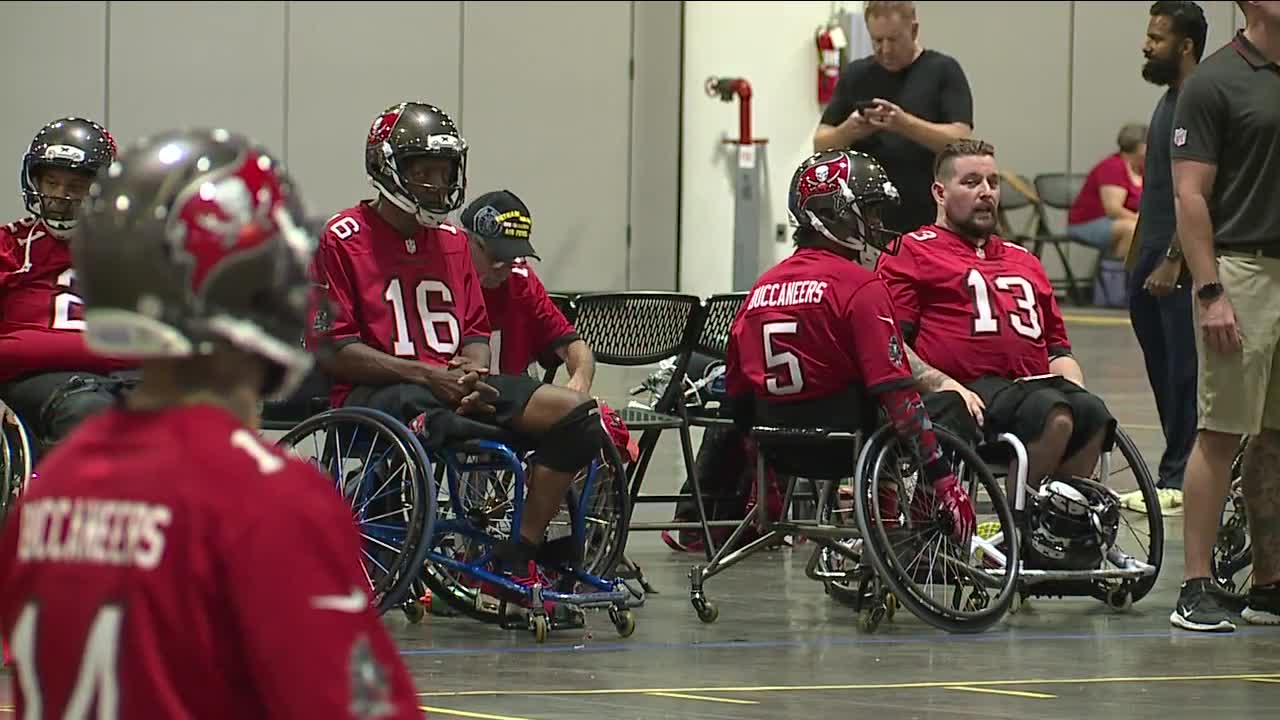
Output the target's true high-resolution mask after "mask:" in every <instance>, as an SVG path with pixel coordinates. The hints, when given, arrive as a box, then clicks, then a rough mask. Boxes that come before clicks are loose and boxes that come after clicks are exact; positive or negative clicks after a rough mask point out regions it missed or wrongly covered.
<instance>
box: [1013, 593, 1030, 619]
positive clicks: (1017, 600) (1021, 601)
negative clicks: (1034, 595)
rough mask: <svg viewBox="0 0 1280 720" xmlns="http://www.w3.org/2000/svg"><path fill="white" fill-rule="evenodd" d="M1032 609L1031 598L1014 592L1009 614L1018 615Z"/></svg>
mask: <svg viewBox="0 0 1280 720" xmlns="http://www.w3.org/2000/svg"><path fill="white" fill-rule="evenodd" d="M1030 609H1031V597H1030V596H1029V595H1027V594H1026V593H1024V592H1020V591H1016V590H1015V591H1014V593H1013V601H1012V602H1010V603H1009V614H1010V615H1017V614H1018V613H1020V612H1027V611H1028V610H1030Z"/></svg>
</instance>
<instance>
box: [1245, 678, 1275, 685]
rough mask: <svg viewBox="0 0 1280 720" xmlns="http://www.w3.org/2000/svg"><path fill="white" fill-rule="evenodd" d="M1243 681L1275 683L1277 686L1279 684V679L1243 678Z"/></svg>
mask: <svg viewBox="0 0 1280 720" xmlns="http://www.w3.org/2000/svg"><path fill="white" fill-rule="evenodd" d="M1245 680H1248V681H1249V682H1260V683H1277V684H1280V678H1252V677H1251V678H1245Z"/></svg>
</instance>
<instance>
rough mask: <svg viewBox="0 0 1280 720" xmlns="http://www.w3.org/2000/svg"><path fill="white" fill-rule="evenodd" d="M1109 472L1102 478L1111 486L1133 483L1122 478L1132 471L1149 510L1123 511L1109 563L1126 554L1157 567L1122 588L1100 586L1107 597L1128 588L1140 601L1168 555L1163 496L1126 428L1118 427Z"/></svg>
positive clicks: (1125, 583)
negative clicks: (1103, 587) (1142, 511)
mask: <svg viewBox="0 0 1280 720" xmlns="http://www.w3.org/2000/svg"><path fill="white" fill-rule="evenodd" d="M1108 465H1109V467H1108V476H1107V477H1105V478H1099V480H1100V481H1101V482H1102V483H1103V484H1104V485H1107V486H1108V487H1110V488H1113V489H1115V488H1121V487H1128V486H1129V485H1130V483H1128V482H1126V481H1124V480H1123V479H1122V477H1123V474H1125V473H1132V475H1133V478H1134V480H1133V484H1136V485H1137V489H1138V490H1140V491H1141V492H1142V502H1143V505H1144V506H1145V509H1146V512H1145V513H1135V512H1132V511H1129V510H1122V511H1121V512H1120V526H1119V528H1118V529H1117V531H1116V539H1115V543H1114V544H1113V545H1112V547H1111V550H1110V551H1109V552H1108V555H1109V558H1108V560H1109V563H1110V564H1111V565H1112V566H1116V565H1117V562H1116V561H1117V560H1122V558H1123V557H1124V556H1129V557H1132V558H1133V559H1135V560H1138V561H1140V562H1143V563H1146V564H1148V565H1151V566H1152V567H1154V568H1155V571H1154V572H1152V573H1151V574H1149V575H1144V576H1142V577H1140V578H1137V579H1132V580H1125V581H1124V582H1123V583H1122V584H1121V587H1120V588H1108V589H1102V588H1100V591H1101V594H1102V596H1103V597H1101V598H1100V599H1103V600H1106V599H1107V597H1106V596H1108V595H1111V596H1114V595H1115V593H1116V591H1117V590H1119V591H1120V592H1121V593H1124V592H1127V593H1128V594H1129V596H1130V600H1131V601H1133V602H1137V601H1138V600H1141V599H1142V598H1143V597H1145V596H1146V595H1147V593H1149V592H1151V588H1153V587H1155V584H1156V580H1157V579H1158V578H1159V577H1160V564H1161V561H1162V560H1163V559H1164V517H1163V515H1162V513H1161V511H1160V498H1159V496H1158V495H1157V490H1156V483H1155V480H1154V479H1153V478H1152V477H1151V470H1150V468H1148V467H1147V463H1146V461H1145V460H1143V458H1142V453H1141V452H1140V451H1139V450H1138V446H1137V445H1136V444H1134V442H1133V439H1132V438H1130V437H1129V435H1128V434H1127V433H1125V431H1124V429H1123V428H1118V427H1117V428H1116V442H1115V447H1114V448H1112V450H1111V453H1110V455H1109V456H1108Z"/></svg>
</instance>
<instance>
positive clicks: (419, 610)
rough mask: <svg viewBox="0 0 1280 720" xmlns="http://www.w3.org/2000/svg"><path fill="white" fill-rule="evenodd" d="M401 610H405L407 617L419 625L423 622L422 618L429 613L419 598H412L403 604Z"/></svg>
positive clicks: (412, 622)
mask: <svg viewBox="0 0 1280 720" xmlns="http://www.w3.org/2000/svg"><path fill="white" fill-rule="evenodd" d="M400 610H401V611H403V612H404V617H405V619H406V620H408V621H409V622H410V623H411V624H413V625H417V624H418V623H420V622H422V618H424V617H426V615H427V609H426V608H425V607H423V606H422V603H420V602H418V601H417V600H410V601H409V602H407V603H405V604H404V605H401V606H400Z"/></svg>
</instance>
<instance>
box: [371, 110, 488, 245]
mask: <svg viewBox="0 0 1280 720" xmlns="http://www.w3.org/2000/svg"><path fill="white" fill-rule="evenodd" d="M418 157H435V158H443V159H445V160H447V161H448V163H449V165H448V167H449V170H448V180H447V182H446V183H445V184H443V185H439V184H433V183H426V182H414V181H413V180H411V179H410V178H408V177H406V176H405V167H406V165H407V164H408V162H409V161H410V160H411V159H413V158H418ZM364 166H365V171H366V172H367V173H368V174H369V182H370V183H372V184H373V186H374V187H375V188H377V190H378V192H380V193H381V194H382V195H383V196H384V197H386V198H387V199H388V200H390V201H391V202H392V203H394V204H395V205H396V207H398V208H400V209H401V210H404V211H405V212H407V213H409V214H410V215H413V216H414V217H415V218H417V220H418V223H419V224H421V225H424V226H426V227H434V226H436V225H439V224H440V223H442V222H444V221H445V220H446V218H447V216H448V215H449V213H451V212H453V211H455V210H457V209H458V208H460V207H462V203H463V201H464V200H465V199H466V192H467V141H466V140H464V139H463V138H462V133H460V132H459V131H458V126H457V125H455V124H454V122H453V119H452V118H450V117H449V116H448V115H447V114H446V113H445V112H444V111H443V110H441V109H440V108H438V107H436V106H434V105H428V104H426V103H420V102H402V103H398V104H396V105H392V106H391V107H389V108H387V109H386V110H383V111H382V114H380V115H379V116H378V117H377V118H375V119H374V121H373V125H372V126H371V127H370V128H369V137H368V139H367V141H366V143H365V154H364Z"/></svg>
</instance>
